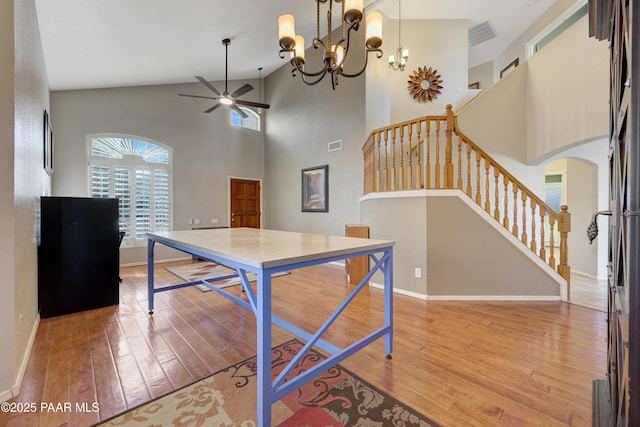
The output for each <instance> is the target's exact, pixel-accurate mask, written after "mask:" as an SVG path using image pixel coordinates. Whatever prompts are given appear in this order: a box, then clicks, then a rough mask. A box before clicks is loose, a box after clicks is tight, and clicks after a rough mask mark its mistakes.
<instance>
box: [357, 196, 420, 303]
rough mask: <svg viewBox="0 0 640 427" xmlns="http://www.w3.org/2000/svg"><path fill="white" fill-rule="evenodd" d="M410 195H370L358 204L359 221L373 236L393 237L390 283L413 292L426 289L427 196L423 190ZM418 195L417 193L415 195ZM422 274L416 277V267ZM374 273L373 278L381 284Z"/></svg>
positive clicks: (386, 238)
mask: <svg viewBox="0 0 640 427" xmlns="http://www.w3.org/2000/svg"><path fill="white" fill-rule="evenodd" d="M412 193H413V196H404V197H402V196H401V195H400V193H398V194H396V195H395V196H398V197H392V198H379V199H377V198H371V199H368V200H364V201H363V202H362V204H361V219H362V223H363V224H365V225H368V226H369V236H370V237H371V238H372V239H383V240H393V241H395V242H396V244H395V246H394V248H393V287H394V288H395V289H396V290H402V291H405V292H408V293H411V294H414V295H416V296H424V295H427V294H428V289H427V221H426V218H427V199H426V197H424V192H412ZM416 196H417V197H416ZM416 268H419V269H421V272H422V274H421V277H420V278H417V277H415V274H414V273H415V269H416ZM382 281H383V277H382V275H381V274H379V273H376V275H374V277H373V282H375V283H378V284H382V283H383V282H382Z"/></svg>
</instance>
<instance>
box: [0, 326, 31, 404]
mask: <svg viewBox="0 0 640 427" xmlns="http://www.w3.org/2000/svg"><path fill="white" fill-rule="evenodd" d="M39 325H40V316H36V321H35V322H34V323H33V328H31V333H30V334H29V341H28V343H27V349H26V351H25V352H24V356H23V357H22V360H21V361H20V367H19V368H18V375H17V378H16V383H15V384H14V385H13V386H12V387H11V389H9V390H5V391H3V392H0V402H6V401H7V400H9V399H11V398H14V397H16V396H17V395H18V394H20V387H21V386H22V380H23V379H24V373H25V372H26V370H27V364H28V363H29V357H30V356H31V349H32V348H33V343H34V342H35V340H36V332H38V326H39Z"/></svg>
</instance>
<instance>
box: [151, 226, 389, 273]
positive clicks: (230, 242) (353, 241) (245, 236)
mask: <svg viewBox="0 0 640 427" xmlns="http://www.w3.org/2000/svg"><path fill="white" fill-rule="evenodd" d="M148 235H149V237H150V238H151V239H153V240H155V241H157V242H160V243H171V244H173V245H175V246H177V247H178V249H184V250H187V251H190V250H191V251H199V252H201V253H203V254H208V255H211V256H212V257H213V258H215V257H219V258H222V259H225V260H228V261H232V262H237V263H240V264H244V265H247V266H251V267H257V268H272V267H278V266H284V265H292V264H296V263H300V262H306V261H314V260H319V259H325V258H329V257H334V256H342V255H345V257H346V256H347V255H350V254H353V253H357V252H362V251H368V250H373V249H382V248H388V247H390V246H393V245H394V243H395V242H393V241H390V240H375V239H362V238H356V237H342V236H327V235H322V234H307V233H294V232H290V231H276V230H266V229H258V228H221V229H211V230H183V231H161V232H155V233H148Z"/></svg>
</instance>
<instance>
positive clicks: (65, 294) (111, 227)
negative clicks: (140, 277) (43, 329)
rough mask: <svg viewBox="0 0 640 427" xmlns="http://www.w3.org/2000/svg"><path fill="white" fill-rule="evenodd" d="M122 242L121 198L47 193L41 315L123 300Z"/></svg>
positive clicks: (42, 214) (41, 247) (42, 211)
mask: <svg viewBox="0 0 640 427" xmlns="http://www.w3.org/2000/svg"><path fill="white" fill-rule="evenodd" d="M119 246H120V242H119V236H118V200H117V199H105V198H77V197H42V198H41V204H40V245H39V246H38V306H39V309H40V317H41V318H47V317H52V316H59V315H62V314H69V313H76V312H79V311H84V310H90V309H94V308H99V307H106V306H109V305H115V304H118V300H119V292H118V287H119V284H120V282H119V258H120V255H119Z"/></svg>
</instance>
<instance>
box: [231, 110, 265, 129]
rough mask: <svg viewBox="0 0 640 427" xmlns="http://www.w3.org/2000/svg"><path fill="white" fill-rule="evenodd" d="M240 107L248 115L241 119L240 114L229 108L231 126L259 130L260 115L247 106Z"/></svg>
mask: <svg viewBox="0 0 640 427" xmlns="http://www.w3.org/2000/svg"><path fill="white" fill-rule="evenodd" d="M240 109H241V110H242V111H244V113H245V114H246V115H247V116H248V117H247V118H245V119H243V118H242V117H241V116H240V114H238V113H237V112H235V111H233V110H231V124H232V125H233V126H240V127H243V128H247V129H251V130H256V131H260V115H259V114H258V113H256V112H255V111H253V110H251V109H249V108H244V107H240Z"/></svg>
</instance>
